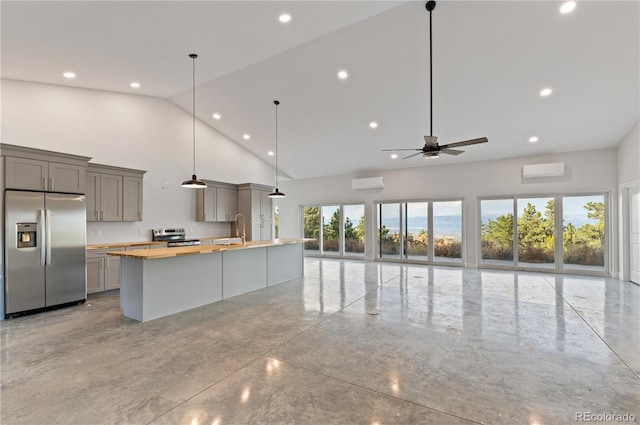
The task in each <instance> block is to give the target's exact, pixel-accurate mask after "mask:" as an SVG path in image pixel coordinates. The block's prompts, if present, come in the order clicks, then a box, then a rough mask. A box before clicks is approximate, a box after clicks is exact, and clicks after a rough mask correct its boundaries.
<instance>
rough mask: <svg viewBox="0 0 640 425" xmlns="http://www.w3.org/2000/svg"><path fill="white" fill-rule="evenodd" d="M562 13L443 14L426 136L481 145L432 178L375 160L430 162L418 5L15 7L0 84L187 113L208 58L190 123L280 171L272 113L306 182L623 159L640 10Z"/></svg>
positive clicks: (477, 8)
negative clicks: (541, 158) (601, 152)
mask: <svg viewBox="0 0 640 425" xmlns="http://www.w3.org/2000/svg"><path fill="white" fill-rule="evenodd" d="M561 4H562V3H561V2H553V1H551V2H547V1H545V2H541V1H530V2H529V1H509V2H505V1H494V2H485V1H439V2H438V4H437V6H436V9H435V11H434V12H433V132H434V135H435V136H438V138H439V142H441V143H449V142H455V141H458V140H464V139H470V138H475V137H481V136H486V137H488V138H489V143H488V144H483V145H477V146H470V147H467V148H464V150H466V152H465V153H464V154H463V155H460V156H457V157H443V158H440V159H437V160H430V161H425V160H424V159H422V158H421V157H420V156H418V157H415V158H412V159H407V160H401V159H395V160H394V159H391V158H390V152H382V149H385V148H420V147H422V144H423V137H422V136H423V135H425V134H428V132H429V124H430V122H429V112H430V111H429V62H428V57H429V48H428V46H429V43H428V13H427V11H426V10H425V7H424V5H425V2H416V1H409V2H406V1H388V2H385V1H353V2H351V1H339V2H338V1H290V2H286V1H283V2H276V1H194V2H191V1H157V2H156V1H139V2H133V1H108V2H103V1H76V2H57V1H56V2H51V1H43V2H34V1H6V0H5V1H3V2H2V3H0V8H1V10H0V11H1V20H2V22H1V23H2V28H1V36H2V39H1V43H2V45H1V47H2V50H1V59H2V77H3V78H10V79H19V80H27V81H36V82H44V83H50V84H62V85H68V86H73V87H85V88H92V89H99V90H110V91H117V92H125V93H133V94H139V95H147V96H157V97H162V98H167V99H168V100H169V101H171V102H174V103H175V104H177V105H178V106H180V107H182V108H184V109H185V110H187V111H188V112H189V113H191V109H192V108H191V102H192V99H191V96H192V91H191V78H192V74H191V72H192V68H191V66H192V63H191V59H189V57H188V54H189V53H198V55H199V58H198V59H197V61H196V81H197V88H196V99H197V107H196V110H197V115H198V117H199V118H200V119H201V120H202V121H203V122H205V123H207V124H208V125H210V126H211V127H213V128H215V129H216V130H217V131H219V132H220V133H222V134H224V135H225V136H227V137H228V138H230V139H231V140H233V141H235V142H236V143H238V144H240V145H242V146H244V147H245V148H246V149H248V150H249V151H251V152H253V153H254V154H256V155H258V156H260V157H261V158H264V159H265V160H266V161H269V162H274V158H273V157H272V156H269V155H268V154H267V152H268V151H269V150H273V149H274V147H275V112H274V105H273V100H274V99H278V100H280V102H281V105H280V106H279V110H278V119H279V123H278V124H279V128H278V130H279V131H278V135H279V139H278V143H279V146H278V147H279V165H280V167H281V168H282V170H283V173H284V174H286V175H289V176H291V177H292V178H296V179H299V178H309V177H318V176H324V175H336V174H362V173H365V172H368V171H376V170H384V169H393V168H401V167H419V166H430V165H432V164H434V163H437V164H443V163H444V164H446V163H453V162H456V163H457V162H464V161H480V160H487V159H491V158H507V157H516V156H526V155H536V154H544V153H553V152H565V151H575V150H587V149H597V148H603V147H612V146H616V145H617V144H618V143H619V142H620V140H621V139H622V137H623V136H624V135H625V133H626V132H627V131H628V130H629V129H630V128H631V127H632V126H633V124H634V123H635V122H636V121H637V120H638V117H639V116H640V110H639V104H640V81H639V80H640V7H639V6H640V3H638V2H635V1H634V2H630V1H620V2H616V1H582V2H578V3H577V7H576V8H575V10H574V11H573V12H571V13H569V14H562V13H560V12H559V9H560V6H561ZM285 12H286V13H289V14H290V15H291V17H292V19H291V21H290V22H288V23H286V24H283V23H280V22H279V21H278V16H279V15H280V14H282V13H285ZM68 70H72V71H74V72H75V73H76V74H77V77H76V78H75V79H73V80H67V79H65V78H64V77H63V76H62V73H63V72H64V71H68ZM339 70H346V71H348V73H349V76H348V78H347V79H345V80H340V79H339V78H338V77H337V73H338V71H339ZM132 81H138V82H140V84H141V87H140V88H137V89H133V88H131V87H129V83H130V82H132ZM545 87H549V88H552V89H553V92H552V94H551V95H550V96H548V97H541V96H540V95H539V92H540V90H541V89H543V88H545ZM214 112H215V113H219V114H220V115H221V119H219V120H216V119H214V118H213V117H212V114H213V113H214ZM371 121H375V122H377V123H378V127H377V128H375V129H372V128H370V126H369V123H370V122H371ZM244 134H249V135H250V137H251V138H250V139H249V140H245V139H244V138H243V135H244ZM533 136H536V137H538V138H539V141H538V142H536V143H530V142H529V138H531V137H533ZM185 137H190V135H185ZM400 154H401V155H400V156H401V157H402V156H403V155H402V152H400Z"/></svg>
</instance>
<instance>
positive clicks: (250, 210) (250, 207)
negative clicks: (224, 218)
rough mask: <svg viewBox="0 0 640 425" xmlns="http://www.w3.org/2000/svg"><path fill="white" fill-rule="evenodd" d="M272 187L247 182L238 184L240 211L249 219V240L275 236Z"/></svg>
mask: <svg viewBox="0 0 640 425" xmlns="http://www.w3.org/2000/svg"><path fill="white" fill-rule="evenodd" d="M270 192H271V187H269V186H263V185H258V184H254V183H246V184H241V185H239V186H238V211H239V212H240V213H241V214H242V215H243V216H244V217H245V219H246V220H247V227H246V228H247V240H250V241H257V240H267V239H272V238H273V202H272V200H271V198H269V193H270Z"/></svg>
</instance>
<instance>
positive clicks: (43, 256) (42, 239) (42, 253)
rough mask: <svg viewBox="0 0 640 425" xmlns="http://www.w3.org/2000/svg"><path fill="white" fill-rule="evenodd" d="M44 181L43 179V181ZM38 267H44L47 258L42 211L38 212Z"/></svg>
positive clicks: (44, 223)
mask: <svg viewBox="0 0 640 425" xmlns="http://www.w3.org/2000/svg"><path fill="white" fill-rule="evenodd" d="M43 180H44V179H43ZM39 227H40V229H38V230H39V232H40V265H41V266H44V265H46V264H47V257H46V248H45V246H46V245H47V237H46V236H45V232H46V222H45V218H44V210H40V226H39Z"/></svg>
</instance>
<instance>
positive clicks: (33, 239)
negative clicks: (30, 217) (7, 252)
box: [16, 223, 38, 249]
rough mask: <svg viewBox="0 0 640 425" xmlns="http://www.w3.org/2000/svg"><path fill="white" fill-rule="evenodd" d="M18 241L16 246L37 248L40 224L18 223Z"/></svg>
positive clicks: (19, 247)
mask: <svg viewBox="0 0 640 425" xmlns="http://www.w3.org/2000/svg"><path fill="white" fill-rule="evenodd" d="M17 225H18V232H17V234H18V241H17V244H16V246H17V247H18V249H22V248H37V247H38V244H37V240H38V223H17Z"/></svg>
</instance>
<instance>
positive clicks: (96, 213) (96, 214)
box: [94, 210, 99, 220]
mask: <svg viewBox="0 0 640 425" xmlns="http://www.w3.org/2000/svg"><path fill="white" fill-rule="evenodd" d="M94 212H95V214H94V215H95V216H96V220H98V214H99V213H98V210H95V211H94Z"/></svg>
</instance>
